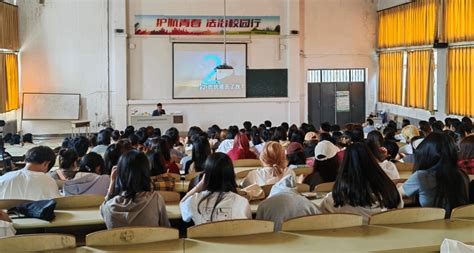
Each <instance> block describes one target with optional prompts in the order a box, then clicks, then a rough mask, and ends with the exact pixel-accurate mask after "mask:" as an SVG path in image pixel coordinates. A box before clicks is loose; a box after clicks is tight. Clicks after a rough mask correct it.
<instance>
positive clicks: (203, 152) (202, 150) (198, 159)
mask: <svg viewBox="0 0 474 253" xmlns="http://www.w3.org/2000/svg"><path fill="white" fill-rule="evenodd" d="M192 143H193V149H192V161H193V163H194V169H195V171H196V172H201V171H203V170H204V163H205V162H206V159H207V157H208V156H209V155H210V154H211V146H210V144H209V140H208V139H207V137H206V136H203V135H195V136H193V137H192ZM188 169H189V168H188ZM186 173H188V172H187V171H186Z"/></svg>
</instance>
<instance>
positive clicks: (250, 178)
mask: <svg viewBox="0 0 474 253" xmlns="http://www.w3.org/2000/svg"><path fill="white" fill-rule="evenodd" d="M287 175H293V177H294V178H296V174H295V172H294V171H293V170H292V169H289V168H286V169H285V170H284V171H283V173H282V174H281V175H280V176H279V177H277V176H275V175H274V174H273V168H271V167H264V168H260V169H256V170H252V171H250V172H249V173H248V174H247V176H246V177H245V178H244V180H243V181H242V184H241V185H242V186H243V187H247V186H249V185H252V184H258V185H259V186H262V185H267V184H275V183H277V182H278V181H280V179H282V178H283V177H285V176H287Z"/></svg>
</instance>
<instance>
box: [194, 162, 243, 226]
mask: <svg viewBox="0 0 474 253" xmlns="http://www.w3.org/2000/svg"><path fill="white" fill-rule="evenodd" d="M203 191H209V194H207V195H206V196H204V197H203V198H202V199H201V200H200V201H199V203H198V208H197V209H198V213H199V214H201V210H200V208H199V207H200V206H201V203H202V202H203V201H205V200H207V202H208V201H209V198H210V197H211V196H212V195H213V194H214V193H217V194H218V196H217V199H216V202H215V203H214V206H213V207H212V212H211V217H210V219H211V222H212V216H213V215H214V211H215V209H216V206H217V205H218V204H219V203H220V202H221V201H222V199H223V198H224V196H225V194H226V193H227V192H234V193H237V183H236V182H235V172H234V165H233V164H232V160H231V159H230V158H229V156H227V155H226V154H224V153H214V154H211V155H210V156H209V157H208V158H207V160H206V162H205V163H204V185H203Z"/></svg>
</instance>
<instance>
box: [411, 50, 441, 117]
mask: <svg viewBox="0 0 474 253" xmlns="http://www.w3.org/2000/svg"><path fill="white" fill-rule="evenodd" d="M433 75H434V62H433V52H432V51H431V50H422V51H413V52H408V68H407V86H406V89H405V94H406V96H405V105H406V106H408V107H415V108H422V109H426V110H430V111H433V86H434V79H433Z"/></svg>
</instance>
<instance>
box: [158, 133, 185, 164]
mask: <svg viewBox="0 0 474 253" xmlns="http://www.w3.org/2000/svg"><path fill="white" fill-rule="evenodd" d="M162 137H163V138H166V137H168V138H169V139H167V141H168V143H169V145H170V155H171V158H172V160H173V161H174V162H178V163H179V161H180V160H181V159H182V158H183V157H185V156H186V154H185V152H184V151H185V148H184V145H183V144H182V143H181V142H180V141H179V131H178V129H176V127H172V128H170V129H168V130H166V133H165V135H164V136H162Z"/></svg>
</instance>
